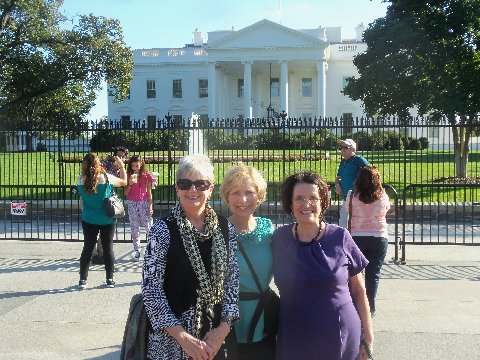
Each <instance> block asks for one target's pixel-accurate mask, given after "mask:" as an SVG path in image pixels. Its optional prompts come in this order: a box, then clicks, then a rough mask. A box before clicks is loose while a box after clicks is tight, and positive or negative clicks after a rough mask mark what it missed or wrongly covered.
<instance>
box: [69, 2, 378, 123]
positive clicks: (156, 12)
mask: <svg viewBox="0 0 480 360" xmlns="http://www.w3.org/2000/svg"><path fill="white" fill-rule="evenodd" d="M386 8H387V4H385V3H382V2H381V1H380V0H371V1H370V0H316V1H315V0H242V1H231V0H203V1H199V0H176V1H165V0H164V1H162V0H64V4H63V7H62V10H63V12H64V13H65V15H67V16H69V17H73V16H75V15H80V14H90V13H92V14H94V15H96V16H105V17H109V18H115V19H119V20H120V23H121V24H122V29H123V34H124V39H125V43H126V44H127V46H129V47H130V48H132V49H140V48H155V47H160V48H163V47H182V46H184V45H185V44H186V43H190V42H192V38H193V35H192V32H193V31H194V30H195V29H196V28H198V29H199V30H201V31H203V32H204V33H206V32H208V31H214V30H224V29H231V28H232V27H234V29H235V30H240V29H242V28H244V27H246V26H249V25H251V24H253V23H255V22H257V21H260V20H262V19H268V20H271V21H274V22H277V23H280V24H282V25H284V26H287V27H290V28H292V29H313V28H316V27H318V26H341V27H342V33H343V37H344V38H353V37H354V36H355V35H354V29H355V26H356V25H358V24H360V23H363V24H364V25H365V26H367V25H368V24H369V23H371V22H372V21H374V20H375V19H377V18H379V17H382V16H384V15H385V12H386ZM107 112H108V110H107V95H106V91H105V89H104V90H102V91H100V92H99V94H98V97H97V101H96V106H95V107H94V108H93V109H92V111H91V112H90V118H91V119H98V118H100V117H102V116H104V115H107Z"/></svg>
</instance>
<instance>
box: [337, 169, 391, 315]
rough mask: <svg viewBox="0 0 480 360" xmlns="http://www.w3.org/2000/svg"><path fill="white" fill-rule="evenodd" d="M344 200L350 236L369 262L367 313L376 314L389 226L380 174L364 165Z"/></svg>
mask: <svg viewBox="0 0 480 360" xmlns="http://www.w3.org/2000/svg"><path fill="white" fill-rule="evenodd" d="M353 189H354V190H353V192H352V191H349V192H348V195H347V200H346V209H347V213H350V211H351V216H350V220H349V223H350V226H349V230H350V234H351V235H352V237H353V240H354V241H355V243H356V244H357V246H358V247H359V248H360V250H361V251H362V253H363V255H365V257H366V258H367V260H368V265H367V267H366V268H365V286H366V289H367V297H368V302H369V304H370V312H371V313H372V316H374V315H375V310H376V307H375V297H376V295H377V290H378V284H379V282H380V270H381V268H382V265H383V260H384V259H385V256H386V255H387V247H388V227H387V219H386V216H387V212H388V210H389V209H390V199H389V198H388V195H387V193H386V192H385V190H384V189H383V187H382V182H381V180H380V173H379V172H378V170H377V169H376V168H375V166H365V167H363V168H361V169H360V170H359V172H358V175H357V179H356V181H355V184H354V186H353Z"/></svg>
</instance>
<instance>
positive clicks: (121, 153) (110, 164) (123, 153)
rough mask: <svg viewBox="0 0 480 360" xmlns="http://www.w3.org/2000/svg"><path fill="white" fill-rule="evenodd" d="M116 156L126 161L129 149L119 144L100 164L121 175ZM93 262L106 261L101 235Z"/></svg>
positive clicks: (109, 171) (106, 169) (110, 171)
mask: <svg viewBox="0 0 480 360" xmlns="http://www.w3.org/2000/svg"><path fill="white" fill-rule="evenodd" d="M116 156H118V157H119V158H120V159H122V161H125V160H126V158H127V156H128V149H127V148H126V147H124V146H117V147H116V148H114V149H113V155H111V156H109V157H107V159H106V160H100V164H101V165H102V166H103V168H104V169H105V171H106V172H107V174H110V175H114V176H116V177H120V168H119V167H118V165H117V164H116V163H115V157H116ZM92 263H93V264H99V265H102V264H103V263H104V262H103V249H102V241H101V240H100V237H98V240H97V244H96V246H95V249H94V250H93V257H92Z"/></svg>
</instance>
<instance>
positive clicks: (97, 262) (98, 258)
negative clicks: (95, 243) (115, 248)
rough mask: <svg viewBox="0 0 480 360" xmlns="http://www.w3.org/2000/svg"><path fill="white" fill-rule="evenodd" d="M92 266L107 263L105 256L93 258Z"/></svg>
mask: <svg viewBox="0 0 480 360" xmlns="http://www.w3.org/2000/svg"><path fill="white" fill-rule="evenodd" d="M92 264H95V265H104V264H105V261H104V260H103V256H100V255H95V256H94V257H92Z"/></svg>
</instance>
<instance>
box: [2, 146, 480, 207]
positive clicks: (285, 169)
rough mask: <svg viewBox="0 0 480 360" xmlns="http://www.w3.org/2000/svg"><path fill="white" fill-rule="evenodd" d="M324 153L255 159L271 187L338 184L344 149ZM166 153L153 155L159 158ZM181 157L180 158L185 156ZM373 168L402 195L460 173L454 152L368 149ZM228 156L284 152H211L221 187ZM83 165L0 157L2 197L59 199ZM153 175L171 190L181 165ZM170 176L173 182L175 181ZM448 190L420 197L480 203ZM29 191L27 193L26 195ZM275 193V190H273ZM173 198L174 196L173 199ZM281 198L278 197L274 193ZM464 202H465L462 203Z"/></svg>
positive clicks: (471, 194)
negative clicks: (299, 175) (308, 177)
mask: <svg viewBox="0 0 480 360" xmlns="http://www.w3.org/2000/svg"><path fill="white" fill-rule="evenodd" d="M323 153H324V152H323V151H315V150H308V151H289V152H288V154H297V155H302V159H301V160H296V161H287V162H280V161H276V162H273V161H270V162H269V161H249V162H248V163H249V165H253V166H255V167H257V168H258V169H259V170H261V171H262V172H263V174H264V176H265V178H266V179H267V181H268V182H269V183H278V182H280V181H281V180H282V179H283V178H284V177H285V175H288V174H292V173H294V172H295V171H298V170H303V169H306V170H315V171H318V172H319V173H321V174H322V175H323V176H324V178H325V179H326V180H327V181H328V182H333V181H334V179H335V175H336V171H337V168H338V164H339V161H340V154H339V152H338V151H332V152H331V153H330V155H331V156H330V158H329V159H327V160H310V159H309V156H311V155H319V154H323ZM161 154H162V153H161V152H155V153H151V154H148V155H153V156H159V155H161ZM182 154H183V153H177V154H176V155H182ZM361 154H362V155H363V156H365V157H366V158H367V159H368V160H369V161H370V163H372V165H375V166H376V167H377V168H378V169H379V170H380V172H381V174H382V177H383V182H384V183H385V184H388V185H390V186H392V187H393V188H395V189H396V190H397V192H398V194H399V196H402V192H403V189H404V188H405V186H406V185H409V184H419V183H420V184H422V183H423V184H424V183H431V181H432V180H433V179H438V178H443V177H452V176H454V175H455V172H454V155H453V152H448V151H410V150H409V151H403V150H400V151H398V150H397V151H385V152H383V151H382V152H374V151H368V152H363V153H361ZM222 155H229V156H233V157H234V158H240V157H242V156H243V157H246V156H249V157H255V156H260V157H266V156H273V155H279V156H281V155H283V151H258V150H255V151H250V150H238V151H221V152H220V151H210V152H209V156H210V157H211V158H212V159H214V165H215V176H216V182H217V184H219V183H221V179H222V178H223V174H224V173H225V171H226V170H227V169H228V168H229V167H230V166H231V165H233V163H231V162H225V163H223V162H220V163H217V162H215V159H218V158H220V157H221V156H222ZM64 156H66V157H77V158H81V156H82V154H78V153H77V154H64ZM479 160H480V153H479V152H472V153H470V157H469V161H470V162H469V167H468V168H469V171H468V175H469V176H477V174H478V171H479V170H480V166H479V163H480V162H479ZM80 165H81V164H80V163H79V162H78V163H59V162H58V158H57V156H56V154H55V156H53V157H52V158H51V157H50V155H49V153H47V152H31V153H28V152H25V153H0V197H2V198H4V199H5V198H15V197H20V198H56V197H58V196H59V195H58V189H54V188H49V186H59V185H67V186H71V185H74V184H75V180H76V177H77V176H78V175H79V174H80ZM148 170H149V171H158V172H159V173H160V176H159V184H160V185H164V186H166V187H168V185H171V184H170V183H171V181H172V180H171V179H173V177H174V176H175V171H176V164H173V165H170V166H169V165H167V164H148ZM169 174H170V180H169ZM2 185H8V186H10V185H28V186H33V187H36V186H40V187H41V189H38V190H32V189H29V190H28V191H26V190H25V189H23V190H21V189H16V188H15V189H6V188H5V187H2ZM441 190H442V191H438V190H434V191H432V190H431V189H426V190H424V191H423V192H419V191H417V192H416V193H415V197H416V201H455V199H466V201H472V200H474V201H479V199H480V196H479V194H478V188H476V189H472V190H465V189H463V188H462V189H458V188H457V189H456V190H454V189H445V190H444V189H441ZM25 191H26V192H25ZM271 192H272V191H271ZM169 194H170V195H169ZM171 196H172V194H171V192H170V193H169V192H168V191H167V190H166V189H165V187H162V186H160V187H159V188H158V189H157V190H156V194H155V197H156V198H157V199H166V198H168V197H170V198H171ZM413 196H414V194H413V192H409V193H407V198H408V199H410V200H412V198H413ZM270 197H273V198H275V194H270ZM456 201H463V200H456Z"/></svg>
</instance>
